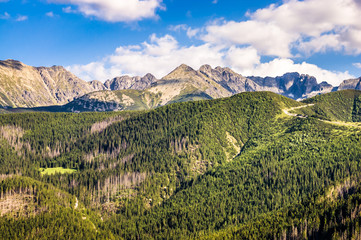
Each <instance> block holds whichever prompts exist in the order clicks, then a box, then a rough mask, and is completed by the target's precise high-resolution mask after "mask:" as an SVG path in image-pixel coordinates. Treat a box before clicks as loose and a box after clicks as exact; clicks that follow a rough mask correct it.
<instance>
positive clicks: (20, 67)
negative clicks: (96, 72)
mask: <svg viewBox="0 0 361 240" xmlns="http://www.w3.org/2000/svg"><path fill="white" fill-rule="evenodd" d="M92 91H94V88H93V87H92V86H91V85H90V84H89V83H88V82H86V81H83V80H81V79H79V78H78V77H76V76H75V75H74V74H72V73H71V72H69V71H67V70H66V69H65V68H63V67H61V66H53V67H31V66H27V65H25V64H23V63H21V62H19V61H15V60H6V61H0V106H10V107H37V106H49V105H59V104H66V103H67V102H69V101H71V100H73V99H74V98H77V97H80V96H82V95H84V94H86V93H89V92H92Z"/></svg>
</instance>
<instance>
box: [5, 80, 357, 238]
mask: <svg viewBox="0 0 361 240" xmlns="http://www.w3.org/2000/svg"><path fill="white" fill-rule="evenodd" d="M191 76H193V73H191ZM165 81H168V80H165ZM354 92H357V91H354ZM333 94H335V93H332V94H327V95H325V98H324V99H328V100H327V101H330V102H331V101H332V99H333V97H327V96H333ZM338 94H339V95H337V98H336V99H335V100H334V103H337V102H341V104H340V105H337V106H335V107H337V108H347V106H349V104H348V102H349V100H347V99H349V98H350V96H351V98H352V96H356V93H352V94H349V91H340V92H338ZM344 102H345V103H347V104H343V103H344ZM315 105H316V103H315ZM301 106H305V103H301V102H297V101H294V100H291V99H288V98H286V97H283V96H280V95H277V94H274V93H271V92H248V93H241V94H237V95H234V96H232V97H229V98H222V99H216V100H209V101H196V102H186V103H175V104H168V105H166V106H164V107H159V108H157V109H154V110H149V111H140V112H133V111H132V112H111V113H81V114H71V113H67V114H65V113H58V114H54V113H26V114H5V115H0V125H1V126H2V127H1V128H0V133H1V135H0V140H1V141H2V142H1V143H2V144H0V156H3V157H2V158H0V161H1V164H0V174H3V175H5V176H6V177H9V176H8V175H9V174H10V173H12V174H19V172H20V173H22V174H23V175H26V176H31V177H32V178H34V179H37V180H39V181H42V182H45V183H47V184H49V185H53V186H55V187H56V188H59V189H62V191H65V192H69V193H71V194H73V195H74V196H75V197H77V198H78V200H79V203H83V204H84V206H85V207H86V209H87V212H88V213H92V214H94V215H96V216H98V217H97V219H103V221H92V222H93V223H94V225H95V227H96V229H97V230H99V229H101V230H104V232H109V233H110V234H109V235H110V236H111V235H114V236H115V238H117V239H118V238H125V239H189V238H190V239H194V238H196V239H198V238H200V237H203V236H209V235H210V237H211V238H212V237H214V236H215V238H217V236H220V238H222V237H224V235H223V233H225V234H226V236H227V234H230V236H233V235H235V236H237V234H240V235H241V236H243V235H242V234H245V236H246V237H249V238H252V237H253V236H264V235H265V236H269V235H268V234H270V235H272V236H283V235H282V234H283V232H286V233H289V234H293V233H292V227H297V228H298V230H297V231H298V232H302V233H304V231H303V230H301V228H302V229H304V228H303V227H304V225H302V223H303V222H304V220H305V218H308V216H311V217H313V216H315V217H314V218H312V219H311V220H309V222H310V224H311V225H312V226H310V230H312V229H316V228H317V226H324V229H326V230H327V229H332V227H333V226H336V227H337V226H341V227H342V226H345V225H347V224H345V223H343V222H342V221H343V219H344V220H345V221H346V220H347V219H348V218H347V217H346V216H348V215H349V216H352V214H351V213H352V212H354V211H356V212H357V211H358V210H357V209H358V208H356V207H355V206H358V204H357V201H355V202H354V203H352V204H349V202H348V201H349V200H348V199H351V198H350V197H347V194H352V193H357V192H358V191H359V190H357V188H356V185H357V183H355V184H356V185H355V184H354V183H352V182H351V183H350V184H348V185H347V184H341V186H340V187H339V186H338V184H339V183H344V182H347V179H355V178H357V177H358V176H359V172H360V171H361V165H360V161H359V159H360V157H361V149H360V148H359V145H360V143H361V132H360V129H359V128H355V127H348V126H338V125H334V124H330V123H328V122H325V121H321V120H320V119H319V118H317V116H316V112H314V110H312V108H311V106H307V107H303V108H298V109H297V110H301V109H302V110H305V109H307V110H308V111H309V114H308V116H302V117H301V116H297V115H287V114H285V113H284V111H283V110H284V109H290V108H295V107H301ZM324 106H326V105H325V104H323V105H320V109H322V107H324ZM325 112H329V111H326V110H325ZM342 113H343V111H339V114H341V115H342ZM344 114H345V116H341V115H340V116H339V118H345V119H347V118H348V114H349V110H348V109H347V111H345V112H344ZM44 145H45V146H47V147H44ZM18 153H20V154H18ZM49 153H51V154H49ZM56 167H62V168H66V169H73V170H76V171H75V172H74V173H72V174H65V173H64V174H60V173H58V174H55V175H41V174H40V172H39V168H46V169H49V170H51V169H53V168H56ZM6 185H8V184H6ZM6 185H4V186H5V187H6ZM331 186H335V190H334V191H333V192H334V193H339V192H341V193H347V194H345V195H344V196H345V198H342V197H343V195H339V194H336V195H334V194H331V198H329V199H333V196H335V201H337V202H336V203H335V204H333V202H329V201H327V200H326V201H321V200H322V196H324V195H322V194H318V193H320V192H321V193H322V191H324V192H325V193H326V194H325V196H327V197H328V196H329V194H328V191H327V189H330V187H331ZM354 187H355V188H354ZM344 190H345V191H344ZM313 196H316V197H315V198H313ZM318 196H320V197H318ZM339 196H341V197H339ZM350 196H351V195H350ZM355 197H357V196H356V195H355ZM339 198H340V201H338V199H339ZM319 200H320V202H319ZM344 200H345V201H344ZM355 200H357V198H355ZM307 201H309V202H310V201H311V203H315V204H316V205H315V206H316V207H317V208H315V207H313V206H310V204H307ZM318 203H320V205H317V204H318ZM324 203H325V205H322V204H324ZM338 204H340V205H338ZM311 205H312V204H311ZM302 206H304V207H305V208H302ZM308 206H309V207H308ZM322 206H325V207H324V208H323V207H322ZM340 206H345V208H347V209H344V208H342V211H340V209H339V207H340ZM348 206H349V208H348ZM306 207H308V209H309V211H311V215H310V214H308V212H307V211H304V210H305V209H306ZM294 208H296V210H297V212H295V211H294V210H293V209H294ZM306 210H307V209H306ZM323 210H325V212H326V213H327V214H324V213H323V212H322V211H323ZM333 212H336V213H337V216H334V215H333ZM274 213H275V214H274ZM293 213H297V214H299V215H300V217H298V215H297V216H296V217H294V216H293V215H292V214H293ZM312 213H314V214H313V215H312ZM328 213H330V216H329V214H328ZM282 214H286V216H285V215H282ZM307 214H308V215H307ZM347 214H348V215H347ZM290 215H291V216H290ZM264 216H266V217H264ZM278 216H279V217H278ZM303 216H304V217H305V218H303ZM317 216H319V217H318V218H317ZM49 218H50V219H53V220H54V221H55V219H61V217H59V218H58V215H54V216H53V218H51V217H50V216H49ZM263 218H264V219H265V221H264V222H262V221H261V220H262V219H263ZM289 219H291V220H289ZM313 219H314V220H315V221H314V222H312V221H313ZM317 219H319V220H320V222H317V221H318V220H317ZM325 219H326V220H325ZM330 219H331V220H330ZM268 220H269V222H271V223H275V225H272V224H269V222H268ZM349 220H350V221H351V220H352V221H354V220H355V219H352V217H351V218H350V219H349ZM260 221H261V222H260ZM335 221H337V222H336V223H337V224H339V222H340V221H341V224H340V225H332V224H334V222H335ZM355 221H356V220H355ZM299 223H301V225H298V224H299ZM336 223H335V224H336ZM342 224H343V225H342ZM23 226H27V227H28V228H29V229H33V228H32V227H31V226H32V225H31V222H26V223H24V225H23ZM350 226H351V225H350ZM352 226H355V227H357V221H356V222H355V225H352ZM262 227H268V229H266V230H267V231H266V230H265V231H262V229H263V228H262ZM44 228H48V226H47V225H44ZM230 229H231V230H230ZM232 229H233V230H234V231H233V230H232ZM239 229H241V230H242V231H241V232H240V231H238V230H239ZM293 229H294V228H293ZM319 230H320V231H319V232H320V233H322V229H319ZM4 231H5V230H4ZM13 231H15V232H16V233H17V234H18V231H17V230H16V229H14V230H13ZM44 231H46V229H44ZM222 231H224V232H222ZM315 231H316V230H315ZM341 233H342V231H341ZM212 234H215V235H212ZM217 234H219V235H217ZM262 234H264V235H262ZM274 234H276V235H274ZM279 234H280V235H279ZM311 234H312V233H311ZM331 235H332V234H331ZM311 236H315V235H311ZM327 236H329V235H327Z"/></svg>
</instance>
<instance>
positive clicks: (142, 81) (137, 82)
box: [104, 73, 157, 91]
mask: <svg viewBox="0 0 361 240" xmlns="http://www.w3.org/2000/svg"><path fill="white" fill-rule="evenodd" d="M156 81H157V79H156V78H155V77H154V76H153V75H152V74H150V73H148V74H146V75H145V76H144V77H129V76H122V77H116V78H113V79H111V80H107V81H106V82H105V83H104V86H105V88H106V89H108V90H112V91H114V90H123V89H135V90H144V89H146V88H148V87H149V86H150V85H151V84H152V83H154V82H156Z"/></svg>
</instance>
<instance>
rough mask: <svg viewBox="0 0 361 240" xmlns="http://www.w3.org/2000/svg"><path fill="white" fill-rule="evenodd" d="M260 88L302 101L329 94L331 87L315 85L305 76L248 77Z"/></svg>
mask: <svg viewBox="0 0 361 240" xmlns="http://www.w3.org/2000/svg"><path fill="white" fill-rule="evenodd" d="M248 78H249V79H250V80H252V81H254V82H255V83H257V84H258V85H259V86H260V89H259V90H261V91H271V92H275V93H278V94H281V95H284V96H286V97H289V98H293V99H303V98H308V97H310V96H314V95H317V94H321V93H327V92H331V91H332V90H333V86H332V85H330V84H328V83H326V82H322V83H320V84H318V83H317V80H316V78H315V77H312V76H309V75H307V74H299V73H296V72H295V73H286V74H284V75H283V76H280V77H275V78H273V77H265V78H261V77H253V76H252V77H248Z"/></svg>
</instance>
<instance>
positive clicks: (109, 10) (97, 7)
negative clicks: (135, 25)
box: [49, 0, 164, 22]
mask: <svg viewBox="0 0 361 240" xmlns="http://www.w3.org/2000/svg"><path fill="white" fill-rule="evenodd" d="M49 2H52V3H60V4H70V5H74V6H76V9H75V10H73V9H72V8H71V7H70V6H69V7H66V8H64V10H65V12H68V13H70V12H72V13H74V12H80V13H82V14H84V15H85V16H88V17H96V18H98V19H100V20H104V21H108V22H132V21H139V20H142V19H146V18H156V17H157V15H156V11H157V10H159V9H164V6H163V5H162V0H126V1H125V0H117V1H114V0H49Z"/></svg>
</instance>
